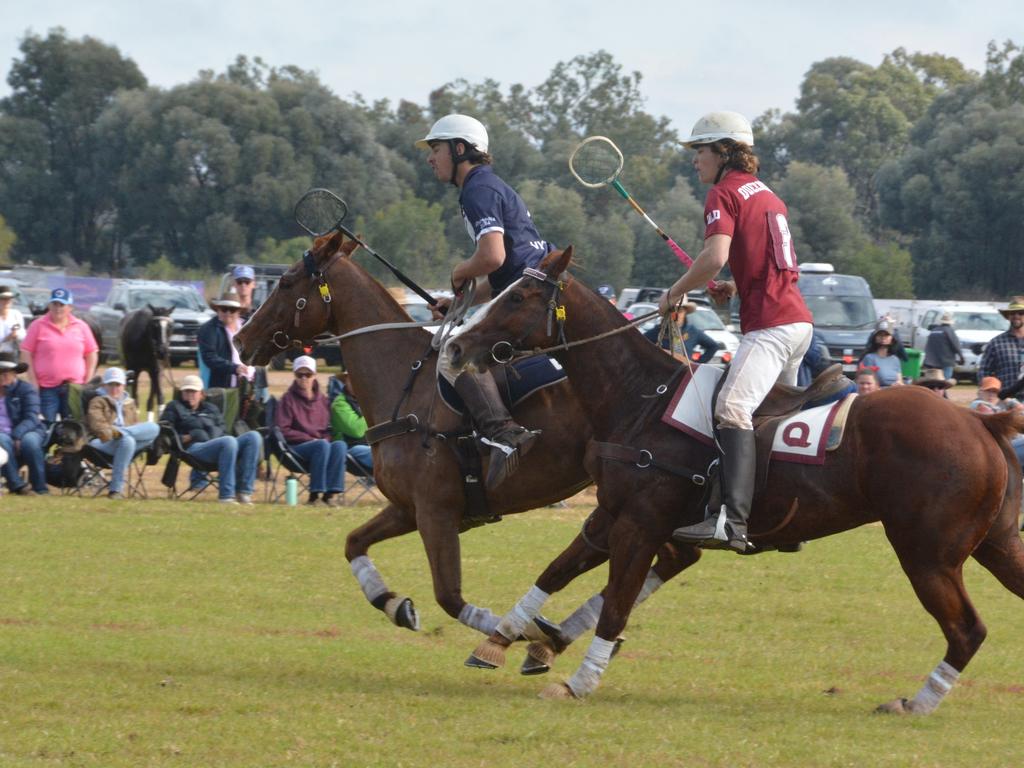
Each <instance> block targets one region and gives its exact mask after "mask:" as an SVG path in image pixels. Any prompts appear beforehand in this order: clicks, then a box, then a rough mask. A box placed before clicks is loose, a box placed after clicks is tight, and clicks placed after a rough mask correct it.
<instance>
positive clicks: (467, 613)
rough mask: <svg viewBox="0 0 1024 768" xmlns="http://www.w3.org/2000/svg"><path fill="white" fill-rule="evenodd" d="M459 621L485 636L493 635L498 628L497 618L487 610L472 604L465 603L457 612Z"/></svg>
mask: <svg viewBox="0 0 1024 768" xmlns="http://www.w3.org/2000/svg"><path fill="white" fill-rule="evenodd" d="M459 621H461V622H462V623H463V624H465V625H466V626H467V627H469V628H470V629H475V630H476V631H477V632H483V633H484V634H485V635H491V634H493V633H494V630H495V628H496V627H497V626H498V617H497V616H495V615H494V614H493V613H491V611H490V609H489V608H477V607H476V606H475V605H473V604H472V603H466V604H465V605H464V606H462V610H461V611H459Z"/></svg>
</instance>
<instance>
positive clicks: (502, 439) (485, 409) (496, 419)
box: [455, 371, 540, 491]
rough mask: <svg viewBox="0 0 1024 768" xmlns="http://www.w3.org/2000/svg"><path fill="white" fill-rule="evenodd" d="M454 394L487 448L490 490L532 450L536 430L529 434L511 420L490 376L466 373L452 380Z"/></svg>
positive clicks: (528, 431) (488, 487) (512, 472)
mask: <svg viewBox="0 0 1024 768" xmlns="http://www.w3.org/2000/svg"><path fill="white" fill-rule="evenodd" d="M455 391H456V392H458V393H459V397H461V398H462V401H463V402H464V403H465V404H466V408H467V409H468V410H469V413H470V415H471V416H472V417H473V421H474V423H475V424H476V428H477V430H478V431H479V432H480V436H481V442H483V443H484V444H485V445H489V446H490V447H491V466H490V469H488V471H487V482H486V485H487V490H489V491H490V490H494V489H495V488H497V487H498V486H499V485H501V484H502V483H503V482H504V481H505V478H507V477H508V476H509V475H512V474H514V473H515V471H516V470H517V469H519V459H521V458H522V457H523V456H525V455H526V452H527V451H529V450H530V448H532V447H533V443H534V441H535V440H536V439H537V436H538V435H539V434H540V431H539V430H537V431H535V432H531V431H530V430H528V429H526V428H524V427H521V426H519V425H518V424H516V423H515V422H514V421H513V420H512V414H510V413H509V412H508V409H507V408H505V404H504V403H503V402H502V400H501V394H500V393H499V392H498V385H497V384H496V383H495V381H494V377H493V376H491V374H490V373H473V372H472V371H466V372H464V373H463V374H461V375H460V376H459V377H458V378H457V379H456V380H455Z"/></svg>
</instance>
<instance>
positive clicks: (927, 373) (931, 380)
mask: <svg viewBox="0 0 1024 768" xmlns="http://www.w3.org/2000/svg"><path fill="white" fill-rule="evenodd" d="M914 384H915V385H916V386H918V387H925V388H926V389H930V390H932V391H933V392H934V393H935V394H936V395H938V396H939V397H946V390H947V389H949V388H950V387H955V386H956V379H947V378H946V377H945V375H944V374H943V373H942V371H941V370H939V369H938V368H927V369H925V370H924V371H923V372H922V373H921V375H920V376H918V377H917V378H916V379H914Z"/></svg>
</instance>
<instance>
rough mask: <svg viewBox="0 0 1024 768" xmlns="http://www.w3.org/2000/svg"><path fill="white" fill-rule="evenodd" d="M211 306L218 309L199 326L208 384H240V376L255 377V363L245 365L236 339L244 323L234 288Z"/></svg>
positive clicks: (202, 370)
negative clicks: (253, 364)
mask: <svg viewBox="0 0 1024 768" xmlns="http://www.w3.org/2000/svg"><path fill="white" fill-rule="evenodd" d="M210 306H211V307H212V308H213V309H214V311H215V312H216V313H217V316H216V317H212V318H210V319H209V320H207V321H206V322H205V323H203V324H202V325H201V326H199V334H198V336H197V340H198V342H199V356H198V363H199V373H200V375H201V376H202V378H203V384H204V385H205V386H206V387H207V388H210V387H236V386H238V379H239V378H240V377H241V378H246V379H249V380H252V376H253V368H252V366H248V365H243V364H242V359H241V358H240V357H239V356H238V350H237V349H236V348H235V345H234V344H233V343H232V340H233V339H234V338H235V334H236V333H238V331H239V330H240V329H241V327H242V319H241V315H240V310H241V307H242V304H241V302H239V300H238V293H237V292H236V291H235V290H234V288H229V289H228V290H226V291H225V292H224V293H222V294H221V295H220V296H218V297H217V298H216V299H213V300H212V301H210Z"/></svg>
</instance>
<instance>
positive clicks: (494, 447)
mask: <svg viewBox="0 0 1024 768" xmlns="http://www.w3.org/2000/svg"><path fill="white" fill-rule="evenodd" d="M503 433H504V435H507V436H506V439H505V440H504V441H500V442H499V441H498V440H494V439H491V438H487V437H481V438H480V442H481V443H483V444H484V445H487V446H490V448H491V465H490V467H489V468H488V470H487V482H486V485H487V490H489V491H493V490H494V489H495V488H497V487H498V486H499V485H501V484H502V483H503V482H505V480H507V479H508V478H509V477H510V476H511V475H514V474H515V473H516V471H517V470H518V469H519V460H520V459H521V458H522V457H523V456H525V455H526V453H527V452H528V451H529V450H530V449H531V448H532V447H533V445H534V443H535V442H536V440H537V437H538V436H539V435H540V430H533V431H531V430H529V429H525V428H524V427H519V428H518V431H516V432H514V433H511V430H503ZM503 433H499V434H503ZM509 433H510V434H509ZM495 437H497V435H495Z"/></svg>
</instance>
